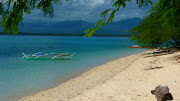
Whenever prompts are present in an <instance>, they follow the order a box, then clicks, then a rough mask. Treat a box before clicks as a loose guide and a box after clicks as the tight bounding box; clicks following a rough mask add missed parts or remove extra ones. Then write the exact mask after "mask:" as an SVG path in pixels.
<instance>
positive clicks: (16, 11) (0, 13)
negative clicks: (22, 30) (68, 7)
mask: <svg viewBox="0 0 180 101" xmlns="http://www.w3.org/2000/svg"><path fill="white" fill-rule="evenodd" d="M66 1H68V0H66ZM60 3H61V2H60V0H1V1H0V17H1V19H0V25H1V26H2V27H3V29H2V30H3V31H4V32H6V33H9V34H16V33H18V25H19V23H21V24H22V21H23V14H30V13H31V10H33V9H35V8H36V9H41V10H42V11H43V12H44V15H50V17H51V18H53V15H54V9H53V4H60ZM5 8H6V9H5ZM22 26H23V24H22Z"/></svg>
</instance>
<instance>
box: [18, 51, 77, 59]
mask: <svg viewBox="0 0 180 101" xmlns="http://www.w3.org/2000/svg"><path fill="white" fill-rule="evenodd" d="M22 54H23V55H24V56H23V57H22V58H21V59H71V57H72V56H73V55H74V54H75V53H42V52H38V53H35V54H32V55H26V54H24V53H23V52H22Z"/></svg>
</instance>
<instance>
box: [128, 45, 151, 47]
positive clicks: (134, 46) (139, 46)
mask: <svg viewBox="0 0 180 101" xmlns="http://www.w3.org/2000/svg"><path fill="white" fill-rule="evenodd" d="M129 48H150V47H140V46H139V45H132V46H130V47H129Z"/></svg>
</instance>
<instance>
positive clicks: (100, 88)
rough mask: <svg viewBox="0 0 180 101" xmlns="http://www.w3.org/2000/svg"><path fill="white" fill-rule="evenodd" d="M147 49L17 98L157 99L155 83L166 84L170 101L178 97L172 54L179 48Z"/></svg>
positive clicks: (178, 66)
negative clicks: (168, 51)
mask: <svg viewBox="0 0 180 101" xmlns="http://www.w3.org/2000/svg"><path fill="white" fill-rule="evenodd" d="M149 52H152V51H148V52H145V53H140V54H135V55H131V56H127V57H124V58H120V59H118V60H114V61H111V62H108V63H106V64H103V65H100V66H97V67H94V68H92V69H91V70H89V71H87V72H86V73H84V74H83V75H81V76H80V77H77V78H75V79H72V80H69V81H67V82H65V83H63V84H60V85H59V86H57V87H54V88H51V89H48V90H45V91H41V92H39V93H37V94H35V95H32V96H28V97H24V98H22V99H19V100H17V101H156V98H155V96H154V95H152V94H151V90H153V89H154V88H155V87H156V86H158V85H167V86H168V87H169V89H170V93H171V94H172V95H173V98H174V100H173V101H180V86H179V85H180V61H179V60H178V59H176V58H175V57H176V56H179V55H180V52H175V53H173V54H164V55H162V54H161V55H152V54H149V55H147V54H146V53H149ZM145 54H146V55H145ZM178 61H179V62H178Z"/></svg>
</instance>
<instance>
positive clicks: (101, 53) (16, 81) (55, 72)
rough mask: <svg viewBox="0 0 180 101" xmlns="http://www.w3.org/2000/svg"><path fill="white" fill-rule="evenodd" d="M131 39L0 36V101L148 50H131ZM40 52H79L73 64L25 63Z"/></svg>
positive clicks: (66, 62) (48, 86) (72, 60)
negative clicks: (23, 58) (28, 58)
mask: <svg viewBox="0 0 180 101" xmlns="http://www.w3.org/2000/svg"><path fill="white" fill-rule="evenodd" d="M132 44H133V43H132V42H130V41H129V40H128V38H117V37H92V38H87V37H57V36H56V37H54V36H0V101H7V100H11V99H19V98H21V97H23V96H27V95H31V94H34V93H36V92H39V91H41V90H44V89H48V88H51V87H54V86H56V85H58V84H59V82H58V81H60V80H61V79H63V78H64V77H65V76H67V75H70V74H72V73H75V72H79V71H82V70H86V69H90V68H92V67H94V66H97V65H101V64H103V63H106V62H108V61H112V60H115V59H118V58H120V57H122V56H127V55H131V54H135V53H140V52H143V51H146V50H145V49H129V48H128V47H129V45H132ZM21 52H24V53H26V54H33V53H36V52H45V53H50V52H75V53H76V54H75V55H74V56H73V57H72V59H71V60H22V59H20V58H21V57H22V56H23V55H22V54H21Z"/></svg>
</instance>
